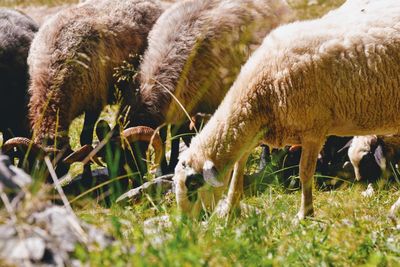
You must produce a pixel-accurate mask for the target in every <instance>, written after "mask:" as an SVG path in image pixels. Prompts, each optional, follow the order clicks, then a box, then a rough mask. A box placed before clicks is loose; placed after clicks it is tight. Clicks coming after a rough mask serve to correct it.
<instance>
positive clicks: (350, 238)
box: [77, 186, 400, 266]
mask: <svg viewBox="0 0 400 267" xmlns="http://www.w3.org/2000/svg"><path fill="white" fill-rule="evenodd" d="M361 191H362V188H361V187H359V186H352V187H349V188H347V189H344V190H337V191H332V192H318V191H316V192H315V198H314V199H315V208H316V217H315V218H313V219H308V220H306V221H304V222H302V223H301V224H300V225H297V226H295V225H293V224H292V223H291V220H292V218H293V217H294V215H295V214H296V211H297V208H298V206H299V200H300V194H299V192H296V193H292V194H288V193H285V192H284V191H283V190H282V189H281V188H280V187H279V186H271V187H270V188H268V189H267V190H266V192H264V193H263V194H261V195H259V196H257V197H252V198H247V199H246V200H245V202H246V203H249V204H251V205H253V206H254V207H257V208H258V209H259V210H260V211H261V213H260V214H251V213H250V214H249V215H248V216H241V217H236V218H233V219H232V220H231V221H229V222H226V221H225V220H213V221H212V222H210V223H209V225H208V226H207V227H205V226H204V225H202V223H201V222H200V223H199V222H194V221H191V220H185V219H182V220H178V219H177V220H176V221H174V222H173V224H172V227H170V228H167V229H166V230H165V231H164V232H162V233H160V234H159V235H157V236H158V237H163V236H164V237H165V239H166V241H164V243H162V244H161V245H154V244H152V238H154V237H152V236H149V235H145V234H144V230H143V221H144V220H145V219H147V218H151V217H153V216H160V215H166V214H174V215H172V217H173V218H178V216H177V213H176V210H175V204H174V203H173V199H172V198H169V199H167V200H166V203H164V204H162V205H156V206H151V205H150V204H149V203H147V204H146V203H144V204H141V205H135V206H127V207H120V206H113V207H112V208H110V209H103V208H100V207H97V206H93V203H88V204H87V206H85V207H84V208H83V207H80V208H79V209H77V211H78V214H79V216H80V217H81V218H83V219H84V220H86V221H88V222H91V223H94V224H97V225H98V226H99V227H103V228H105V229H107V230H108V231H109V232H110V233H113V235H114V236H116V237H117V239H118V240H120V241H121V243H120V244H119V245H117V246H116V247H113V248H110V249H107V250H106V251H99V252H93V253H90V254H85V253H82V255H80V258H81V259H83V260H86V261H88V262H90V263H91V265H93V266H100V265H102V266H111V265H114V266H126V264H128V265H132V266H207V265H210V266H232V265H234V266H271V265H274V266H282V265H285V266H331V265H332V266H333V265H334V266H359V265H362V264H365V266H398V265H399V264H400V232H399V231H398V230H395V229H394V228H392V225H391V224H390V223H389V222H388V220H387V218H386V215H387V211H388V209H389V207H390V205H391V204H392V203H393V202H394V201H395V200H396V198H397V197H398V196H399V194H398V193H396V190H395V189H390V190H379V191H378V192H377V193H376V194H375V195H374V196H373V197H372V198H364V197H362V196H361ZM132 246H133V247H134V249H132V250H131V251H129V250H128V251H126V250H127V249H128V247H132ZM78 254H79V253H78Z"/></svg>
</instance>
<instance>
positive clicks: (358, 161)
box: [348, 135, 400, 182]
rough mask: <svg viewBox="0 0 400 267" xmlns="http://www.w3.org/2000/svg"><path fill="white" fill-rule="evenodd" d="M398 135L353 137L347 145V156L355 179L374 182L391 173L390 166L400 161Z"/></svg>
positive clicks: (399, 140)
mask: <svg viewBox="0 0 400 267" xmlns="http://www.w3.org/2000/svg"><path fill="white" fill-rule="evenodd" d="M399 147H400V139H399V136H398V135H384V136H377V135H366V136H355V137H354V138H353V139H352V140H351V143H350V144H349V150H348V155H349V159H350V162H351V164H352V165H353V167H354V173H355V176H356V179H357V180H358V181H360V180H366V181H367V182H371V181H374V180H376V179H378V178H380V177H382V176H383V177H386V178H388V176H389V175H390V173H391V166H390V164H392V165H393V166H395V165H396V164H397V163H398V162H399V160H400V154H399Z"/></svg>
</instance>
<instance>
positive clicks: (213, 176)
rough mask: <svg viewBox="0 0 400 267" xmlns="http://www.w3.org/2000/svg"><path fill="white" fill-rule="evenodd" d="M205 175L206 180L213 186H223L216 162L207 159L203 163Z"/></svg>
mask: <svg viewBox="0 0 400 267" xmlns="http://www.w3.org/2000/svg"><path fill="white" fill-rule="evenodd" d="M203 177H204V181H205V182H206V183H207V184H209V185H211V186H212V187H221V186H223V185H224V183H223V182H221V181H218V179H217V177H218V171H217V169H216V168H215V166H214V163H213V162H212V161H210V160H206V162H204V165H203Z"/></svg>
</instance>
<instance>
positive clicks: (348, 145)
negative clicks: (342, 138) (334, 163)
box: [336, 138, 353, 153]
mask: <svg viewBox="0 0 400 267" xmlns="http://www.w3.org/2000/svg"><path fill="white" fill-rule="evenodd" d="M352 143H353V138H351V139H350V141H348V142H347V143H346V144H345V145H344V147H342V148H341V149H339V150H338V151H337V152H336V153H340V152H342V151H343V150H345V149H346V148H349V147H350V146H351V144H352Z"/></svg>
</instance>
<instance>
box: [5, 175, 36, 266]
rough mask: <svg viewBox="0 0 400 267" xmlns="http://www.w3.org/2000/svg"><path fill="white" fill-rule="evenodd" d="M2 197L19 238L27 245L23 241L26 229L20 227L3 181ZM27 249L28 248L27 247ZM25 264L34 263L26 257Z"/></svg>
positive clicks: (23, 243)
mask: <svg viewBox="0 0 400 267" xmlns="http://www.w3.org/2000/svg"><path fill="white" fill-rule="evenodd" d="M0 198H1V200H2V201H3V203H4V206H5V208H6V210H7V212H8V214H9V215H10V218H11V221H12V222H13V224H14V228H15V231H16V232H17V235H18V238H19V239H20V241H21V244H22V245H23V246H26V243H25V242H23V240H25V234H24V231H23V230H22V229H20V227H19V224H18V220H17V215H16V213H15V211H14V209H13V207H12V205H11V202H10V200H9V199H8V197H7V195H6V193H4V190H3V185H2V184H1V183H0ZM25 249H26V250H28V248H25ZM24 266H32V265H31V263H30V262H29V261H28V260H27V259H24Z"/></svg>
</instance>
